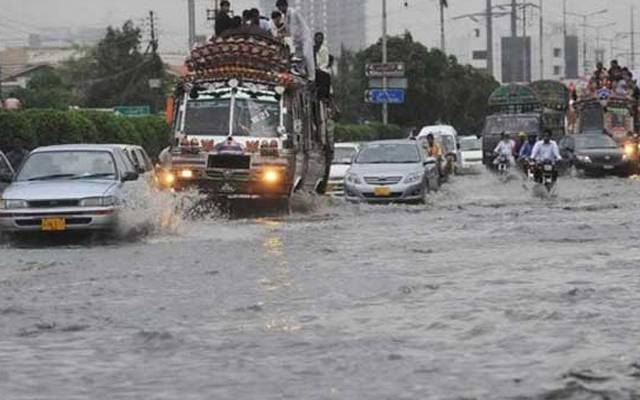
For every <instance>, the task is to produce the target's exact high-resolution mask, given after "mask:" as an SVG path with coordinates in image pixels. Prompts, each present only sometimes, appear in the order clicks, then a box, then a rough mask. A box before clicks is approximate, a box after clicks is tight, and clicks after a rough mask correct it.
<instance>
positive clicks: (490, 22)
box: [487, 0, 493, 76]
mask: <svg viewBox="0 0 640 400" xmlns="http://www.w3.org/2000/svg"><path fill="white" fill-rule="evenodd" d="M492 8H493V5H492V4H491V0H487V72H489V76H493V12H492Z"/></svg>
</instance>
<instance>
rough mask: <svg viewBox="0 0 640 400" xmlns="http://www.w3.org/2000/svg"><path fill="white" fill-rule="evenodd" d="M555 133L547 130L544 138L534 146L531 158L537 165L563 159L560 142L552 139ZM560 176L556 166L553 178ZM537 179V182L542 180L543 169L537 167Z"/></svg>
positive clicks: (553, 162)
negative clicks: (559, 146)
mask: <svg viewBox="0 0 640 400" xmlns="http://www.w3.org/2000/svg"><path fill="white" fill-rule="evenodd" d="M552 136H553V133H552V132H551V131H550V130H547V131H545V133H544V139H543V140H541V141H539V142H538V143H536V144H535V146H533V150H532V151H531V159H532V160H533V161H534V162H535V163H536V164H537V165H543V164H546V163H552V164H555V163H556V162H557V161H560V160H562V157H561V156H560V150H559V148H558V144H557V143H556V142H555V141H554V140H552ZM557 178H558V171H557V169H555V168H554V171H553V180H554V181H555V180H556V179H557ZM535 179H536V182H542V169H541V168H536V169H535Z"/></svg>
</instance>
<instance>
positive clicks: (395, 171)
mask: <svg viewBox="0 0 640 400" xmlns="http://www.w3.org/2000/svg"><path fill="white" fill-rule="evenodd" d="M423 171H424V167H422V164H420V163H415V164H354V165H353V166H352V167H351V169H350V170H349V172H351V173H354V174H358V175H363V176H405V175H407V174H410V173H412V172H423Z"/></svg>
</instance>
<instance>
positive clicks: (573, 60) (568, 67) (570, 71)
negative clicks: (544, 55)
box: [564, 35, 580, 79]
mask: <svg viewBox="0 0 640 400" xmlns="http://www.w3.org/2000/svg"><path fill="white" fill-rule="evenodd" d="M578 54H579V48H578V37H577V36H575V35H570V36H567V37H566V39H565V42H564V57H565V78H567V79H578V77H579V76H580V75H579V71H578V64H579V55H578Z"/></svg>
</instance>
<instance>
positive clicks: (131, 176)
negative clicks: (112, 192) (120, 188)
mask: <svg viewBox="0 0 640 400" xmlns="http://www.w3.org/2000/svg"><path fill="white" fill-rule="evenodd" d="M139 177H140V175H139V174H138V173H137V172H131V171H128V172H125V173H124V175H123V176H122V182H132V181H137V180H138V178H139Z"/></svg>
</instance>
